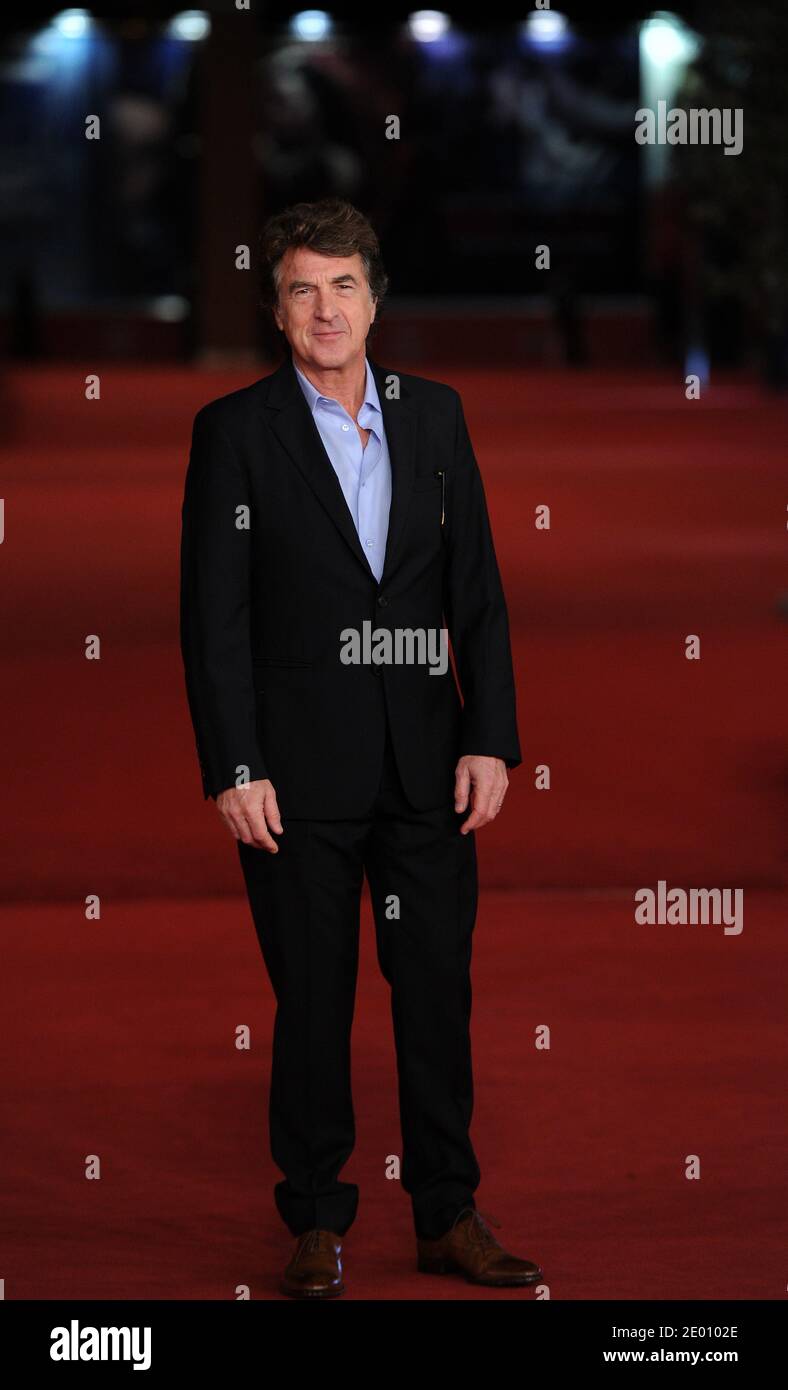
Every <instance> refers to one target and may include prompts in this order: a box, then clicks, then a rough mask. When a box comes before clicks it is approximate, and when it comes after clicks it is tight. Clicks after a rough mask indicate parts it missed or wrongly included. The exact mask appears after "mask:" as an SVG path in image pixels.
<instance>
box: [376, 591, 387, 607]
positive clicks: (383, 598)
mask: <svg viewBox="0 0 788 1390" xmlns="http://www.w3.org/2000/svg"><path fill="white" fill-rule="evenodd" d="M387 603H388V599H387V598H386V596H385V594H381V595H380V597H379V599H378V604H379V605H380V607H381V608H385V607H386V605H387Z"/></svg>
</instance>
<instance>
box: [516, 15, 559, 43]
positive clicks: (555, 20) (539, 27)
mask: <svg viewBox="0 0 788 1390" xmlns="http://www.w3.org/2000/svg"><path fill="white" fill-rule="evenodd" d="M522 35H523V38H524V39H525V40H526V41H527V42H528V43H533V44H538V46H539V47H540V48H563V46H564V44H565V43H566V42H567V40H568V38H569V21H568V19H567V18H566V15H563V14H558V13H557V12H556V11H554V10H534V11H533V12H532V13H531V14H529V16H528V18H527V19H526V20H525V22H524V24H523V26H522Z"/></svg>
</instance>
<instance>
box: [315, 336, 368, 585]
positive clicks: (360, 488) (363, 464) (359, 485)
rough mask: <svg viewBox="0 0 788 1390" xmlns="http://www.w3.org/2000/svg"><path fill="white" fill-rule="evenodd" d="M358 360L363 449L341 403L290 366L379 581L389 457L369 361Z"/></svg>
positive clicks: (353, 423)
mask: <svg viewBox="0 0 788 1390" xmlns="http://www.w3.org/2000/svg"><path fill="white" fill-rule="evenodd" d="M364 360H365V362H366V367H367V384H366V387H365V389H364V400H363V402H362V405H361V409H360V410H359V412H358V423H359V425H360V426H361V428H362V429H364V430H369V431H370V435H369V439H368V440H367V447H366V448H365V449H364V448H362V445H361V437H360V435H359V432H358V430H357V429H356V425H355V422H354V420H353V418H352V416H350V415H348V412H347V411H346V410H345V407H344V406H343V405H340V404H339V401H335V400H334V399H333V398H332V397H331V396H322V395H321V394H320V392H319V391H318V390H317V388H316V387H315V386H313V385H312V383H311V381H309V380H307V378H306V377H305V376H304V374H303V372H300V371H299V370H298V367H295V363H293V366H294V367H295V373H296V376H297V377H298V380H299V383H300V386H301V390H302V391H303V393H304V395H305V397H306V400H307V404H308V406H309V408H310V410H311V411H312V418H313V419H314V422H315V424H316V425H317V428H318V431H319V433H320V438H321V439H322V441H323V444H324V445H325V449H326V453H327V454H328V457H329V458H330V460H331V464H332V466H333V469H334V472H335V473H336V475H337V478H338V479H339V485H340V487H341V488H342V492H343V495H344V498H345V501H346V502H347V505H348V509H349V511H350V515H351V516H352V518H353V524H354V526H355V528H356V531H357V532H358V538H359V540H360V542H361V545H362V547H363V550H364V554H365V555H366V557H367V560H368V561H369V567H370V569H371V570H372V573H373V574H374V576H375V578H376V579H377V580H378V582H380V577H381V575H382V573H383V561H384V559H385V555H386V539H387V537H388V529H389V508H390V506H391V460H390V458H389V451H388V445H387V443H386V431H385V429H384V427H383V412H382V410H381V408H380V397H379V395H378V390H377V386H376V385H375V378H374V376H373V375H372V369H371V367H370V365H369V362H368V361H367V359H366V358H365V359H364Z"/></svg>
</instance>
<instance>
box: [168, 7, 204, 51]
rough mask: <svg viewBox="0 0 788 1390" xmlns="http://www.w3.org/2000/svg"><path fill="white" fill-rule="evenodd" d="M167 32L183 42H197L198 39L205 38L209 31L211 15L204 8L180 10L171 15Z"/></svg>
mask: <svg viewBox="0 0 788 1390" xmlns="http://www.w3.org/2000/svg"><path fill="white" fill-rule="evenodd" d="M167 32H168V33H169V34H172V37H173V38H174V39H182V40H183V41H184V42H185V43H199V41H200V39H207V37H208V35H209V34H210V32H211V17H210V15H208V14H206V12H205V10H181V12H180V14H174V15H173V17H172V19H171V20H170V22H169V24H168V25H167Z"/></svg>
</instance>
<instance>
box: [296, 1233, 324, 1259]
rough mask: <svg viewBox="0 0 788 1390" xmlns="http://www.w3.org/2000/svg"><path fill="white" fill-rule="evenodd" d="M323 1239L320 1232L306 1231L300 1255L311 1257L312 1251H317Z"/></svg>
mask: <svg viewBox="0 0 788 1390" xmlns="http://www.w3.org/2000/svg"><path fill="white" fill-rule="evenodd" d="M322 1239H323V1232H322V1231H317V1230H315V1231H308V1232H307V1237H306V1240H305V1241H304V1243H303V1245H302V1246H301V1254H302V1255H311V1254H312V1252H313V1251H315V1250H319V1249H320V1245H321V1241H322Z"/></svg>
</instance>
